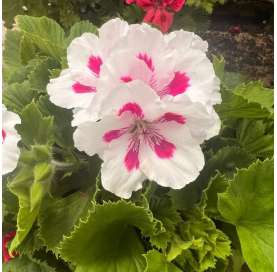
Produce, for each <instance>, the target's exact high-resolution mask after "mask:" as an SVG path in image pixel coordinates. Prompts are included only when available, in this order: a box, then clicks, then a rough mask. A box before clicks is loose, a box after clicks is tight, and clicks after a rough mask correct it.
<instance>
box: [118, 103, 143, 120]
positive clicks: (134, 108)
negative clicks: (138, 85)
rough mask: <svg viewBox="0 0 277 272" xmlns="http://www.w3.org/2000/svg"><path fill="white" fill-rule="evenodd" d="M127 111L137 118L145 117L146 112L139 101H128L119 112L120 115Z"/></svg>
mask: <svg viewBox="0 0 277 272" xmlns="http://www.w3.org/2000/svg"><path fill="white" fill-rule="evenodd" d="M125 112H130V113H132V114H133V115H135V116H136V117H137V118H143V116H144V114H143V111H142V109H141V107H140V106H139V105H138V104H137V103H127V104H125V105H124V106H123V107H122V108H121V109H120V110H119V112H118V115H119V116H120V115H122V114H123V113H125Z"/></svg>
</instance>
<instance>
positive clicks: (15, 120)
mask: <svg viewBox="0 0 277 272" xmlns="http://www.w3.org/2000/svg"><path fill="white" fill-rule="evenodd" d="M2 114H3V116H2V120H3V126H2V128H3V129H4V130H5V131H7V132H11V133H12V134H16V135H17V132H16V130H15V128H14V127H15V125H17V124H21V120H20V117H19V116H18V115H17V114H16V113H14V112H11V111H8V110H6V108H4V107H3V109H2Z"/></svg>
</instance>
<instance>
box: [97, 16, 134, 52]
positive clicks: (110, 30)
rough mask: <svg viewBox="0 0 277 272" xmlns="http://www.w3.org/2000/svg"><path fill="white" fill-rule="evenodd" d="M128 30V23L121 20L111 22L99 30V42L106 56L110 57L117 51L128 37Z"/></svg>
mask: <svg viewBox="0 0 277 272" xmlns="http://www.w3.org/2000/svg"><path fill="white" fill-rule="evenodd" d="M128 29H129V25H128V23H127V22H125V21H123V20H121V19H119V18H116V19H112V20H109V21H108V22H106V23H105V24H103V25H102V26H101V27H100V28H99V40H100V42H101V47H102V52H103V55H104V56H108V55H109V54H110V53H111V51H112V50H114V49H115V47H116V46H117V45H118V43H120V42H121V41H122V38H123V37H124V36H126V34H127V32H128Z"/></svg>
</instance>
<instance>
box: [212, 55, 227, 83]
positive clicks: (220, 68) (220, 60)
mask: <svg viewBox="0 0 277 272" xmlns="http://www.w3.org/2000/svg"><path fill="white" fill-rule="evenodd" d="M213 66H214V71H215V74H216V75H217V77H218V78H219V79H220V80H223V79H224V72H225V59H224V57H223V56H215V55H213Z"/></svg>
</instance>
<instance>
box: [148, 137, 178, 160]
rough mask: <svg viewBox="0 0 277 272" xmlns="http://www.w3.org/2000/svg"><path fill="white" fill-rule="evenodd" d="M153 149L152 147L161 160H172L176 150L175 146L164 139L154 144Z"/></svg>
mask: <svg viewBox="0 0 277 272" xmlns="http://www.w3.org/2000/svg"><path fill="white" fill-rule="evenodd" d="M153 147H154V151H155V153H156V154H157V156H158V157H159V158H161V159H170V158H172V157H173V154H174V152H175V150H176V147H175V145H174V144H172V143H170V142H168V141H166V140H165V139H160V140H159V141H157V142H154V146H153Z"/></svg>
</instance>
